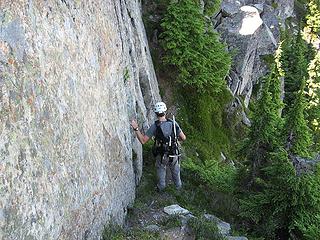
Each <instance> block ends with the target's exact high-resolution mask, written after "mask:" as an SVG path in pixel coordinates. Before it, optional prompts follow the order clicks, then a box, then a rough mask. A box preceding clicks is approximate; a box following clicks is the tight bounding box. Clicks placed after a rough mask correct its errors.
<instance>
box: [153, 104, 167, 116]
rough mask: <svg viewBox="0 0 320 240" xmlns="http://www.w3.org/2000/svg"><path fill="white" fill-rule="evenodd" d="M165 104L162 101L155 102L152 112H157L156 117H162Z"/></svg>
mask: <svg viewBox="0 0 320 240" xmlns="http://www.w3.org/2000/svg"><path fill="white" fill-rule="evenodd" d="M166 111H167V106H166V104H165V103H164V102H157V103H156V105H155V106H154V112H155V114H157V117H163V116H164V115H166Z"/></svg>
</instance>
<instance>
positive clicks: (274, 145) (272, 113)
mask: <svg viewBox="0 0 320 240" xmlns="http://www.w3.org/2000/svg"><path fill="white" fill-rule="evenodd" d="M280 55H281V47H279V49H278V51H277V54H276V57H275V60H276V61H275V64H273V65H272V67H271V72H270V73H269V75H268V76H267V77H266V78H265V80H264V83H263V89H262V93H261V97H260V98H259V99H258V101H257V104H256V108H255V113H254V116H253V119H252V122H253V123H252V127H251V129H250V133H249V138H248V141H247V143H246V144H245V146H244V149H246V151H247V152H248V154H247V155H246V159H247V161H248V164H249V166H248V167H249V172H250V174H249V175H250V176H248V179H247V181H248V183H249V185H252V184H253V183H254V182H255V178H256V177H257V176H258V175H259V169H260V168H261V167H263V165H264V163H265V161H266V158H267V153H270V152H273V151H275V149H278V148H279V147H280V146H281V133H280V131H279V130H280V129H281V128H282V125H283V119H282V118H281V110H282V108H283V103H282V100H281V87H280V79H279V77H280V76H282V75H283V72H282V70H281V63H280V61H279V57H280Z"/></svg>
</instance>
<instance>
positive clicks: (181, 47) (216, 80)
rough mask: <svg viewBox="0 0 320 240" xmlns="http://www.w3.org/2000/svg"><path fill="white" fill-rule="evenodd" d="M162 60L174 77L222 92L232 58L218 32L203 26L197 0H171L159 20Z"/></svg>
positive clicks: (199, 89) (190, 83)
mask: <svg viewBox="0 0 320 240" xmlns="http://www.w3.org/2000/svg"><path fill="white" fill-rule="evenodd" d="M161 26H162V28H163V30H164V31H163V32H162V33H161V35H160V38H161V43H162V46H163V49H164V50H165V56H164V62H165V63H166V64H168V65H170V66H173V67H174V69H175V70H176V73H177V80H178V81H179V82H180V83H182V84H184V85H187V86H192V87H194V89H196V90H198V91H211V92H221V90H222V89H223V88H224V87H225V81H224V79H225V77H226V75H227V73H228V71H229V69H230V65H231V58H230V56H229V54H228V53H227V52H226V50H225V46H224V45H223V44H222V43H220V42H219V39H218V35H217V33H215V32H213V31H212V30H210V28H208V29H206V24H205V19H204V16H203V15H202V14H201V12H200V6H199V2H198V1H194V0H181V1H172V2H171V3H170V5H169V6H168V9H167V13H166V14H165V16H164V18H163V21H162V23H161Z"/></svg>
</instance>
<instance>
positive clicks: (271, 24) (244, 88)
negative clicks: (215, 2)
mask: <svg viewBox="0 0 320 240" xmlns="http://www.w3.org/2000/svg"><path fill="white" fill-rule="evenodd" d="M293 9H294V0H278V1H271V0H270V1H269V0H223V2H222V4H221V11H220V12H219V13H218V14H217V15H216V16H215V17H214V19H213V22H214V25H215V28H216V29H217V31H218V32H220V33H221V36H222V39H223V40H224V41H226V43H227V44H228V46H229V48H230V49H229V50H230V51H231V52H233V53H234V54H235V56H234V61H233V66H232V70H231V72H230V74H229V76H228V85H229V87H230V89H231V91H232V93H233V94H234V95H237V96H243V99H244V104H245V106H246V107H248V104H249V101H250V98H251V95H252V89H253V85H254V84H255V83H257V82H258V80H259V78H260V77H261V76H263V75H264V74H265V73H266V71H267V65H266V63H265V62H264V61H263V57H264V56H268V55H270V54H274V52H275V50H276V48H277V46H278V43H279V40H280V26H279V25H281V24H282V25H283V24H284V22H285V20H286V19H287V18H289V17H291V16H292V15H293ZM279 19H280V20H279Z"/></svg>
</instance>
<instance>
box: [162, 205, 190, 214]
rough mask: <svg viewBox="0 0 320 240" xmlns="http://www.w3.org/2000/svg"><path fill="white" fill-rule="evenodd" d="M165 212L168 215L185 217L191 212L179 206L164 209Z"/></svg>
mask: <svg viewBox="0 0 320 240" xmlns="http://www.w3.org/2000/svg"><path fill="white" fill-rule="evenodd" d="M163 211H164V212H165V213H166V214H168V215H185V214H188V213H190V212H189V210H187V209H185V208H182V207H180V206H179V205H177V204H174V205H170V206H167V207H164V208H163Z"/></svg>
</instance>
